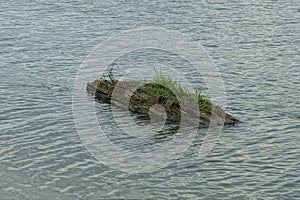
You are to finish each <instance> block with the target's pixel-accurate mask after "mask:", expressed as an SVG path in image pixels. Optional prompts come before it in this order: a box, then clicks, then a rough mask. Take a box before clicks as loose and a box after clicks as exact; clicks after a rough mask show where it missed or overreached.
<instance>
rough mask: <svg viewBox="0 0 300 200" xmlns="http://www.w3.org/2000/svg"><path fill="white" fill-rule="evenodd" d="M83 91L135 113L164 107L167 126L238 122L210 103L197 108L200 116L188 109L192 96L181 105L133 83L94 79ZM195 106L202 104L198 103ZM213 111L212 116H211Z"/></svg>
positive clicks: (232, 123)
mask: <svg viewBox="0 0 300 200" xmlns="http://www.w3.org/2000/svg"><path fill="white" fill-rule="evenodd" d="M86 89H87V92H89V93H91V94H92V95H94V96H95V98H96V99H98V100H101V101H102V102H105V103H114V104H115V105H116V106H118V107H120V108H124V109H129V110H130V111H132V112H135V113H141V114H148V112H149V109H150V107H151V106H153V105H154V104H160V105H162V106H163V107H164V108H165V111H166V113H167V122H168V123H179V122H180V120H181V118H182V117H184V119H189V121H190V122H191V123H199V127H207V126H208V125H209V124H210V122H213V123H215V124H223V123H224V124H225V125H234V124H237V123H239V122H240V121H239V120H237V119H235V118H234V117H232V116H231V115H230V114H228V113H226V112H225V111H224V110H223V109H222V108H221V107H220V106H218V105H215V104H209V105H208V106H207V107H206V108H201V106H200V105H199V110H200V113H198V112H197V110H198V109H194V108H192V107H191V108H189V105H192V103H193V102H192V101H195V100H193V99H191V97H186V98H184V101H181V102H180V103H181V104H180V103H179V101H178V100H177V99H176V98H175V99H174V98H170V97H167V96H163V95H160V94H155V93H153V92H151V91H150V90H149V89H148V88H147V87H146V86H145V85H142V84H141V86H140V87H137V82H134V81H108V80H96V81H94V82H90V83H87V88H86ZM198 103H199V104H201V102H198ZM202 103H203V102H202ZM204 103H205V102H204ZM182 108H184V109H182ZM212 109H213V110H214V113H215V114H214V115H213V116H212V114H211V110H212ZM154 114H155V113H154ZM158 115H159V114H158ZM198 116H199V117H200V119H199V120H198V119H197V118H198Z"/></svg>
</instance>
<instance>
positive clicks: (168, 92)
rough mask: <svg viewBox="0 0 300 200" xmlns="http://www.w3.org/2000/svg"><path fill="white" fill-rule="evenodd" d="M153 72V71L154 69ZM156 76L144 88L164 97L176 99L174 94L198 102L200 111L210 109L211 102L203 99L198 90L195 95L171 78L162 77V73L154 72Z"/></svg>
mask: <svg viewBox="0 0 300 200" xmlns="http://www.w3.org/2000/svg"><path fill="white" fill-rule="evenodd" d="M154 70H155V69H154ZM155 72H156V76H155V77H154V79H153V81H152V82H149V83H146V84H145V86H146V87H147V88H148V89H150V91H151V92H153V93H156V94H160V95H164V96H166V97H168V98H171V99H173V98H176V96H175V95H176V94H178V95H179V96H182V97H190V98H194V99H195V100H197V101H198V103H199V107H200V109H203V110H204V109H208V110H210V109H211V101H210V100H209V99H207V98H205V97H203V96H202V95H201V93H200V90H196V93H195V94H193V93H190V92H189V91H188V90H187V89H186V88H184V87H182V86H181V85H180V84H179V83H178V82H176V81H175V80H173V79H172V78H171V77H167V76H164V75H163V74H162V72H161V71H160V72H159V73H158V72H157V71H156V70H155Z"/></svg>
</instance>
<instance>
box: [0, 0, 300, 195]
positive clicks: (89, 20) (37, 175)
mask: <svg viewBox="0 0 300 200" xmlns="http://www.w3.org/2000/svg"><path fill="white" fill-rule="evenodd" d="M0 8H1V11H0V46H1V48H0V60H1V62H0V75H1V77H0V80H1V85H0V102H1V103H0V119H1V121H0V161H1V162H0V199H101V198H103V199H107V198H115V199H117V198H138V199H140V198H145V199H249V198H253V199H274V198H275V199H299V198H300V189H299V188H300V178H299V177H300V144H299V143H300V139H299V131H300V114H299V109H300V106H299V99H300V96H299V86H300V78H299V77H300V76H299V75H300V74H299V69H300V68H299V67H300V64H299V63H300V49H299V46H300V41H299V38H300V37H299V36H300V26H299V25H300V6H299V2H298V1H296V0H294V1H293V0H283V1H270V0H262V1H252V0H249V1H246V0H244V1H233V0H230V1H227V2H225V1H220V0H217V1H214V2H210V1H184V2H182V1H156V0H155V1H136V2H133V1H111V0H110V1H97V2H96V1H70V2H68V1H44V0H42V1H1V3H0ZM144 26H159V27H164V28H169V29H173V30H179V31H180V32H182V33H185V34H188V35H189V36H191V37H192V38H193V40H195V41H198V42H200V43H201V44H202V45H203V46H204V47H205V48H206V50H207V51H208V52H209V54H210V55H211V57H212V58H213V61H214V63H215V64H216V65H217V67H218V69H219V70H220V72H221V74H222V78H223V81H224V84H225V89H226V95H227V105H228V108H227V109H228V111H229V112H230V113H231V114H232V115H234V116H235V117H237V118H238V119H240V120H241V121H243V123H241V124H240V125H238V126H236V127H229V128H225V129H224V131H223V133H222V135H221V137H220V139H219V141H218V143H217V145H216V146H215V148H214V150H213V151H212V152H211V153H210V155H209V156H208V157H206V158H205V159H204V160H201V159H199V158H198V156H197V153H196V152H198V149H199V146H200V145H199V144H198V143H197V140H201V137H202V136H199V138H197V140H196V142H195V143H194V144H193V145H192V146H191V147H190V149H189V150H188V151H187V152H186V153H185V154H184V155H183V156H182V157H180V158H179V159H178V160H176V162H174V163H173V164H171V165H170V166H168V167H166V168H164V169H161V170H158V171H156V172H151V173H145V174H127V173H124V172H120V171H117V170H114V169H111V168H110V167H108V166H105V165H102V164H100V163H99V162H98V161H97V160H96V159H95V158H94V157H93V156H92V155H90V154H89V152H88V151H87V150H86V149H85V147H84V146H83V144H82V143H81V141H80V139H79V136H78V134H77V131H76V128H75V124H74V120H73V115H72V91H73V83H74V80H75V76H76V73H77V71H78V69H79V66H80V64H81V63H82V62H83V60H84V59H85V57H86V56H87V55H88V53H89V52H90V51H91V50H92V49H93V47H95V46H96V45H97V44H99V43H100V42H101V41H103V40H104V39H106V38H108V37H110V36H112V35H114V34H117V33H120V32H121V31H123V30H128V29H132V28H139V27H144ZM182 70H188V69H184V67H183V69H182ZM190 78H191V79H192V78H194V79H195V78H196V79H197V77H190ZM203 90H204V91H203V93H204V94H206V93H207V91H205V87H204V89H203ZM97 107H98V108H99V109H98V113H97V115H98V119H99V122H100V123H102V124H106V125H107V124H108V125H109V124H110V123H109V120H111V119H110V118H109V117H108V116H107V115H106V114H107V112H106V110H107V106H105V105H101V104H98V105H97ZM110 128H112V127H111V124H110V127H107V129H108V130H112V129H110ZM200 135H201V134H200ZM112 137H113V139H114V140H116V141H118V142H122V140H123V142H124V141H126V140H124V138H118V135H116V134H115V135H113V136H112ZM157 139H158V141H160V142H163V141H161V140H163V139H165V138H163V139H159V138H157ZM157 148H159V146H158V147H157Z"/></svg>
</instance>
